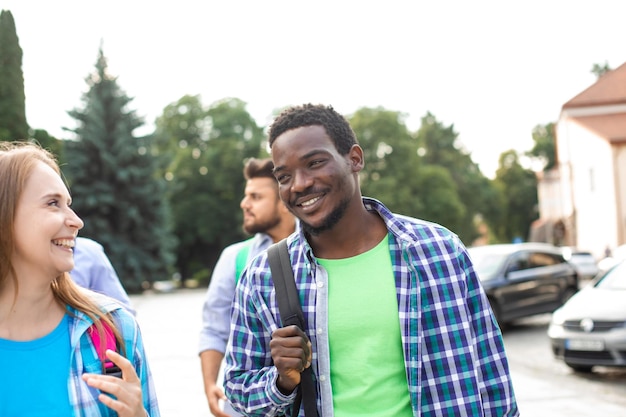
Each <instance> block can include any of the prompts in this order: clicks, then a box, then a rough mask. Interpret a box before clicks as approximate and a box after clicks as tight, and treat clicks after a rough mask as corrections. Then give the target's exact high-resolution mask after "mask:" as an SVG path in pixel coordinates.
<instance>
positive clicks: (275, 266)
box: [267, 239, 317, 417]
mask: <svg viewBox="0 0 626 417" xmlns="http://www.w3.org/2000/svg"><path fill="white" fill-rule="evenodd" d="M267 257H268V261H269V264H270V269H271V271H272V280H273V281H274V288H275V289H276V301H277V303H278V310H279V311H280V317H281V318H282V324H283V326H291V325H296V326H298V327H299V328H300V329H302V331H304V332H306V322H305V320H304V315H303V314H302V307H301V306H300V298H299V297H298V289H297V288H296V281H295V279H294V277H293V269H292V267H291V261H290V260H289V250H288V249H287V239H283V240H281V241H280V242H278V243H276V244H273V245H272V246H270V247H269V248H268V250H267ZM311 368H312V366H309V367H308V368H306V369H305V370H304V371H302V373H301V375H300V388H299V390H298V393H297V394H296V399H295V401H294V403H293V409H292V412H291V415H292V417H295V416H297V415H298V414H299V412H300V403H301V402H304V415H305V417H314V416H317V386H316V382H315V379H314V375H313V371H312V369H311Z"/></svg>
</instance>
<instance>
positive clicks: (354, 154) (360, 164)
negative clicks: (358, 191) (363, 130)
mask: <svg viewBox="0 0 626 417" xmlns="http://www.w3.org/2000/svg"><path fill="white" fill-rule="evenodd" d="M348 160H349V161H350V166H351V168H352V172H360V171H361V170H362V169H363V168H364V167H365V159H364V158H363V148H361V147H360V146H359V145H356V144H355V145H352V148H350V151H349V152H348Z"/></svg>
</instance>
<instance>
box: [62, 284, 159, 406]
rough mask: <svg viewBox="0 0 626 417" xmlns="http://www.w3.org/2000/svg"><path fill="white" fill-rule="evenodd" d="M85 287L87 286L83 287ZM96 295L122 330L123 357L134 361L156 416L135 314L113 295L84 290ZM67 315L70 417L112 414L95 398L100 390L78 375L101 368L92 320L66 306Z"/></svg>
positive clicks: (152, 388) (149, 376)
mask: <svg viewBox="0 0 626 417" xmlns="http://www.w3.org/2000/svg"><path fill="white" fill-rule="evenodd" d="M85 291H87V290H85ZM87 292H88V294H90V295H91V296H92V297H94V298H95V300H96V302H97V303H98V305H100V308H101V309H102V311H105V312H109V313H110V314H111V315H112V316H113V319H114V320H115V323H116V325H117V327H118V329H119V330H120V332H121V333H122V337H123V339H124V345H125V347H126V358H127V359H128V360H129V361H130V362H131V363H132V364H133V365H134V367H135V372H137V375H138V376H139V379H140V381H141V388H142V394H143V406H144V408H145V410H146V411H147V412H148V416H149V417H159V416H160V413H159V407H158V404H157V399H156V393H155V390H154V385H153V382H152V376H151V374H150V369H149V367H148V363H147V361H146V356H145V352H144V348H143V341H142V339H141V333H140V331H139V327H138V326H137V322H136V321H135V318H134V317H133V316H132V314H130V313H129V312H127V311H126V310H124V309H123V308H122V307H121V305H120V304H118V303H117V302H115V301H114V300H113V299H110V298H108V297H105V296H103V295H100V294H97V293H93V292H91V291H87ZM68 311H69V312H70V313H71V314H70V315H69V319H70V326H69V327H70V343H71V349H72V351H71V358H70V378H69V381H68V384H69V385H68V386H69V394H70V404H71V406H72V409H73V410H74V414H73V417H83V416H84V417H114V416H117V413H116V412H115V411H113V410H112V409H110V408H108V407H106V406H105V405H104V404H102V403H101V402H100V401H99V400H98V395H99V394H100V391H99V390H97V389H95V388H91V387H89V386H88V385H87V383H86V382H84V381H83V379H82V378H81V376H82V374H84V373H95V374H99V373H101V372H102V368H101V362H100V359H99V358H98V354H97V351H96V348H95V346H94V345H93V342H92V340H91V337H89V335H88V333H87V329H88V328H89V327H90V326H91V325H92V324H93V322H92V321H91V319H90V318H89V317H87V316H86V315H85V314H83V313H81V312H79V311H77V310H74V309H73V308H71V307H68Z"/></svg>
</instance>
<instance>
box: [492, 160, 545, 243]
mask: <svg viewBox="0 0 626 417" xmlns="http://www.w3.org/2000/svg"><path fill="white" fill-rule="evenodd" d="M494 183H495V184H496V186H497V187H498V188H499V189H500V192H501V193H502V195H503V196H504V216H503V218H502V221H501V222H500V224H499V225H497V227H496V228H495V230H494V232H495V234H496V236H497V237H498V238H499V239H500V240H501V241H508V242H511V241H512V240H513V239H514V238H521V239H523V240H526V239H527V238H528V235H529V232H530V226H531V224H532V222H533V221H535V220H536V219H537V218H538V213H537V176H536V174H535V173H534V172H533V171H532V170H529V169H525V168H524V167H522V165H521V164H520V161H519V155H518V154H517V152H515V151H514V150H509V151H506V152H503V153H502V154H501V155H500V160H499V165H498V169H497V171H496V178H495V180H494Z"/></svg>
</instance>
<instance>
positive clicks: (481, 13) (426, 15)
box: [0, 0, 626, 177]
mask: <svg viewBox="0 0 626 417" xmlns="http://www.w3.org/2000/svg"><path fill="white" fill-rule="evenodd" d="M0 9H2V10H10V11H11V13H12V14H13V18H14V20H15V24H16V30H17V35H18V38H19V42H20V46H21V48H22V50H23V62H22V70H23V73H24V88H25V93H26V117H27V121H28V123H29V125H30V126H31V127H33V128H38V129H45V130H47V131H48V132H49V133H50V134H52V135H54V136H56V137H59V138H67V137H69V135H70V134H68V133H67V132H65V131H64V130H63V127H67V128H73V127H75V123H74V120H73V119H72V118H71V117H69V116H68V115H67V112H68V111H70V110H72V109H74V108H82V101H81V97H82V95H83V93H84V92H85V91H86V89H87V84H86V83H85V78H86V77H87V76H88V75H89V74H90V73H92V72H93V71H94V65H95V63H96V60H97V56H98V49H99V48H100V46H101V45H102V48H103V51H104V54H105V56H106V58H107V59H108V65H109V71H110V73H111V74H112V75H113V76H116V77H117V79H118V83H119V85H120V87H121V88H122V90H123V91H125V92H126V93H127V94H128V95H129V96H130V97H133V101H132V102H131V104H130V108H131V109H132V110H135V111H136V112H137V114H138V115H139V116H141V117H143V118H144V120H145V123H146V124H145V126H144V127H143V128H142V129H143V131H136V133H149V132H150V131H151V130H152V129H153V128H154V120H155V119H156V118H157V117H158V116H159V115H161V113H162V111H163V109H164V108H165V107H166V106H167V105H168V104H171V103H174V102H176V101H177V100H178V99H180V98H181V97H183V96H184V95H186V94H189V95H200V97H201V100H202V103H203V104H204V105H206V106H207V107H208V106H210V105H211V104H213V103H215V102H217V101H219V100H222V99H225V98H231V97H233V98H238V99H241V100H243V101H244V102H246V103H247V107H246V108H247V110H248V111H249V113H250V114H251V115H252V116H253V117H254V118H255V120H256V121H257V123H258V124H259V125H261V126H267V125H268V124H270V123H271V118H272V114H273V113H274V111H275V110H276V109H279V108H282V107H285V106H288V105H297V104H303V103H315V104H318V103H321V104H327V105H332V106H333V107H334V108H335V109H336V110H337V111H339V112H340V113H342V114H345V115H347V116H349V115H350V114H352V113H354V112H355V111H356V110H358V109H359V108H361V107H379V106H380V107H383V108H385V109H386V110H392V111H398V112H401V113H403V114H404V115H405V121H406V124H407V126H408V127H409V129H411V130H412V131H416V130H417V129H418V128H419V126H420V121H421V118H422V117H423V116H424V115H426V113H427V112H430V113H432V114H433V115H434V116H435V117H436V118H437V120H438V121H440V122H441V123H443V124H444V125H445V126H449V125H453V126H454V130H455V132H456V133H458V142H459V144H460V145H461V146H463V148H464V149H465V150H466V151H468V152H469V153H470V154H471V156H472V159H473V160H474V161H475V162H476V163H478V164H479V167H480V169H481V171H482V172H483V173H484V174H485V175H487V176H488V177H493V176H494V173H495V170H496V169H497V164H498V157H499V156H500V154H501V153H502V152H504V151H507V150H510V149H514V150H516V151H518V152H526V151H528V150H530V149H531V148H532V145H533V141H532V130H533V128H534V127H535V126H537V125H539V124H547V123H550V122H556V121H557V120H558V118H559V115H560V111H561V107H562V105H563V104H565V103H566V102H567V101H569V100H570V99H571V98H573V97H574V96H576V95H577V94H579V93H580V92H582V91H584V90H585V89H586V88H588V87H589V86H591V85H592V84H593V83H594V82H595V81H596V77H595V75H593V74H592V73H591V68H592V67H593V64H605V63H608V65H609V67H611V68H617V67H618V66H620V65H622V64H623V63H625V62H626V47H624V40H625V39H626V25H625V24H624V16H626V2H624V1H622V0H612V1H611V0H584V1H581V0H547V1H546V0H541V1H539V0H527V1H523V2H521V1H518V2H511V1H501V0H500V1H496V0H474V1H471V2H470V1H466V0H436V1H434V0H431V1H420V0H413V1H410V0H406V1H399V0H385V1H371V0H359V1H350V0H343V1H342V0H317V1H315V2H310V1H307V2H305V1H296V0H291V1H285V0H277V1H271V0H268V1H260V0H240V1H237V0H230V1H211V0H204V1H200V0H177V1H174V2H173V1H168V0H160V1H145V0H131V1H128V0H125V1H121V0H109V1H107V2H101V1H99V2H97V1H92V0H56V1H50V0H0Z"/></svg>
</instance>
